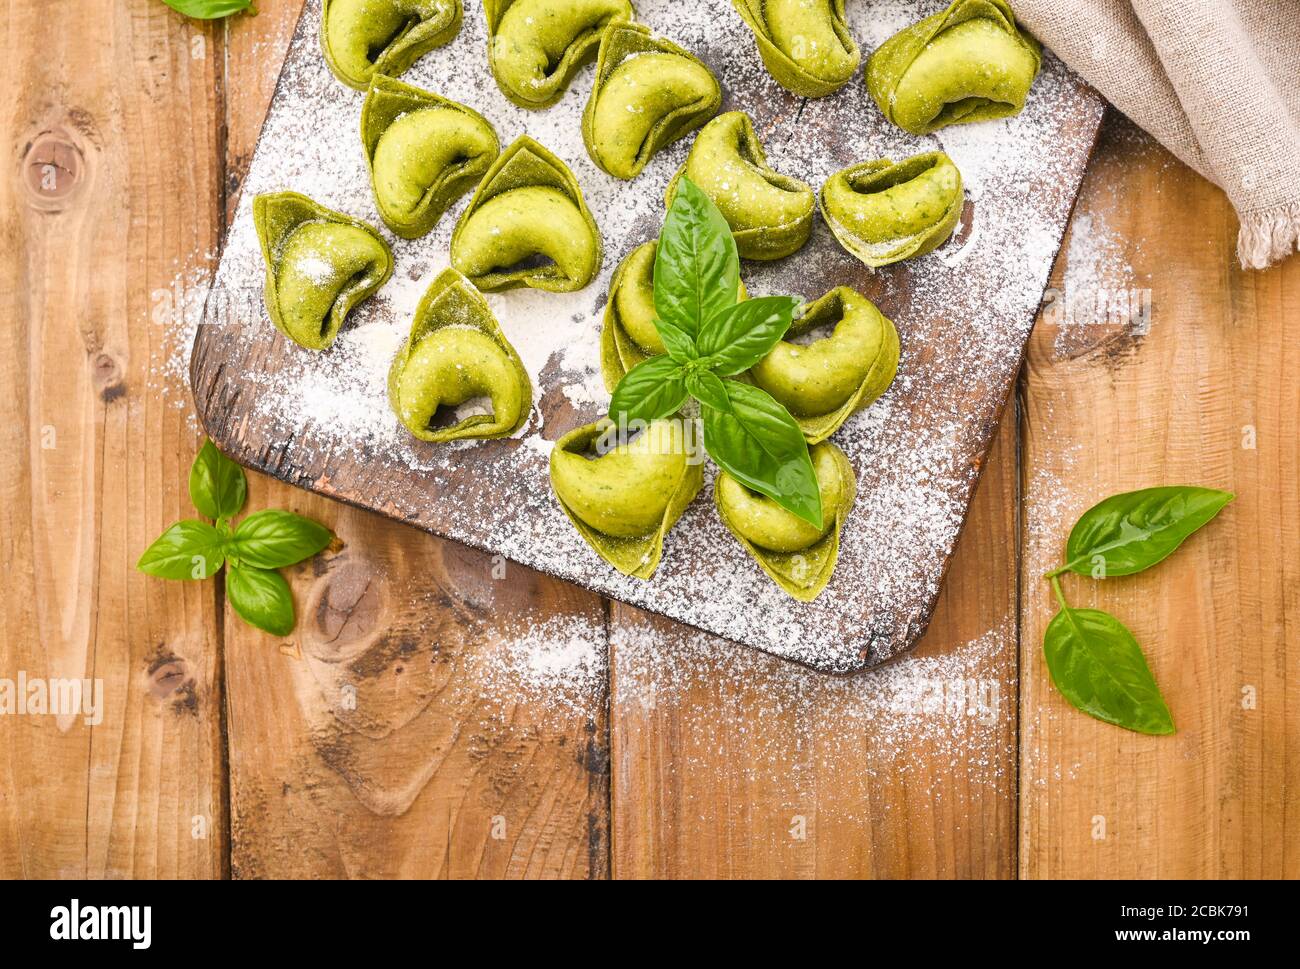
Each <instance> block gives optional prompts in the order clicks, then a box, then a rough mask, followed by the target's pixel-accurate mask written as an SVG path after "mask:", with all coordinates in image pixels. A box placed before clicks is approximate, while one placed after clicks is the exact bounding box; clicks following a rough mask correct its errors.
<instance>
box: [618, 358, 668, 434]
mask: <svg viewBox="0 0 1300 969" xmlns="http://www.w3.org/2000/svg"><path fill="white" fill-rule="evenodd" d="M686 397H687V393H686V371H685V370H683V369H682V365H681V364H679V363H678V362H677V361H675V360H673V359H672V358H671V357H663V356H660V357H651V358H650V359H649V360H646V361H643V362H642V363H639V364H637V365H636V366H635V367H633V368H632V369H631V370H629V371H628V372H627V375H626V376H625V377H624V378H623V379H622V380H621V381H619V384H618V386H617V387H615V388H614V399H613V400H612V401H610V404H609V416H610V419H611V420H613V421H614V422H615V423H616V424H630V423H631V422H633V421H654V420H658V419H659V418H661V417H667V416H668V415H669V414H672V413H674V412H675V411H677V410H679V409H680V408H681V406H682V404H684V403H686Z"/></svg>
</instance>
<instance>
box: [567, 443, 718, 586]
mask: <svg viewBox="0 0 1300 969" xmlns="http://www.w3.org/2000/svg"><path fill="white" fill-rule="evenodd" d="M616 432H617V429H616V427H615V425H614V424H613V423H611V422H610V421H608V420H605V421H601V422H599V423H597V424H591V425H588V426H587V427H582V428H579V429H578V430H576V431H573V432H572V433H570V434H566V435H565V436H564V437H562V438H560V440H559V441H557V442H556V444H555V450H553V451H552V452H551V487H552V488H553V489H554V490H555V495H556V497H557V498H559V500H560V507H562V508H563V509H564V513H565V514H566V515H568V516H569V520H570V521H572V522H573V524H574V527H576V528H577V529H578V532H579V533H580V534H581V535H582V537H583V538H584V539H585V540H586V541H587V543H588V544H589V545H590V546H591V547H592V548H593V549H595V550H596V553H597V554H598V555H599V556H600V557H601V558H603V559H604V560H605V561H606V562H608V563H609V564H610V565H612V566H614V568H616V569H618V570H619V571H620V572H622V573H623V574H624V575H631V576H634V577H636V578H638V579H648V578H650V577H651V576H652V575H654V573H655V570H656V569H657V568H658V567H659V560H660V558H661V557H662V555H663V547H664V537H665V536H666V535H667V534H668V532H669V530H670V529H671V528H672V527H673V525H675V524H676V523H677V520H678V519H679V518H681V516H682V512H683V511H685V510H686V506H687V505H689V504H690V503H691V502H692V501H694V500H695V496H696V495H697V494H699V493H700V489H701V488H702V487H703V486H704V467H703V464H702V463H701V462H700V461H698V460H694V459H692V457H691V455H690V454H688V453H687V448H686V438H685V433H684V430H683V424H682V422H681V421H679V420H661V421H654V422H653V423H651V424H650V426H649V427H648V428H646V430H645V432H644V433H642V434H641V435H640V436H639V437H637V438H636V439H635V440H633V441H632V442H630V443H627V444H617V445H616V446H614V447H612V448H610V449H609V450H608V451H607V452H606V453H604V454H603V455H600V456H599V457H592V456H590V455H591V454H592V453H593V452H594V451H596V450H598V449H599V447H600V444H601V443H602V441H604V440H606V439H609V443H611V444H612V443H614V442H613V440H612V436H613V435H614V434H615V433H616Z"/></svg>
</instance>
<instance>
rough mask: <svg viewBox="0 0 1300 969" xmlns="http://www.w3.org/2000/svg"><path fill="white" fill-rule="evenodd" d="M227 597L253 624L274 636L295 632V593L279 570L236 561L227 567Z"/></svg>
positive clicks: (245, 619)
mask: <svg viewBox="0 0 1300 969" xmlns="http://www.w3.org/2000/svg"><path fill="white" fill-rule="evenodd" d="M226 598H227V599H229V600H230V605H231V608H233V609H234V610H235V612H237V613H239V617H240V618H241V619H243V620H244V622H246V623H248V624H249V625H250V626H256V627H257V628H258V629H261V630H263V631H264V632H268V633H271V634H272V635H273V636H287V635H289V633H291V632H293V626H294V622H295V620H294V614H293V593H292V592H290V591H289V583H288V582H285V581H284V576H282V575H281V574H280V573H279V572H269V571H267V570H265V569H254V568H249V567H248V566H244V565H232V566H230V568H228V569H226Z"/></svg>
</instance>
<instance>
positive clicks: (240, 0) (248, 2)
mask: <svg viewBox="0 0 1300 969" xmlns="http://www.w3.org/2000/svg"><path fill="white" fill-rule="evenodd" d="M163 3H165V4H167V6H169V7H171V8H172V9H173V10H175V11H176V12H178V13H183V14H185V16H187V17H193V18H194V19H195V20H218V19H220V18H221V17H229V16H230V15H231V14H232V13H239V12H241V11H244V10H247V11H248V12H249V13H257V10H256V8H255V7H254V6H253V0H163Z"/></svg>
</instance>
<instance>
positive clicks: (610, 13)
mask: <svg viewBox="0 0 1300 969" xmlns="http://www.w3.org/2000/svg"><path fill="white" fill-rule="evenodd" d="M483 7H484V10H485V11H486V13H487V23H488V38H489V39H488V64H489V65H490V66H491V68H492V75H493V77H495V78H496V79H497V85H498V86H499V87H500V88H501V93H502V94H504V95H505V96H506V97H507V98H509V99H510V100H511V101H512V102H514V103H515V104H517V105H519V107H521V108H531V109H532V110H535V111H536V110H540V109H541V108H548V107H550V106H551V105H552V104H554V103H555V102H556V101H558V100H560V98H561V97H563V96H564V90H565V88H567V87H568V86H569V82H570V81H571V80H573V75H574V74H576V73H577V72H578V70H579V69H580V68H581V67H582V66H583V65H584V64H586V63H589V62H590V60H591V58H592V57H594V56H595V54H596V49H597V47H599V45H600V38H601V35H602V34H603V33H604V32H605V28H606V27H608V26H609V25H610V24H612V23H614V22H615V21H620V20H622V21H630V20H631V19H632V18H633V17H634V16H635V12H634V11H633V9H632V4H631V3H630V2H629V0H483Z"/></svg>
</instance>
